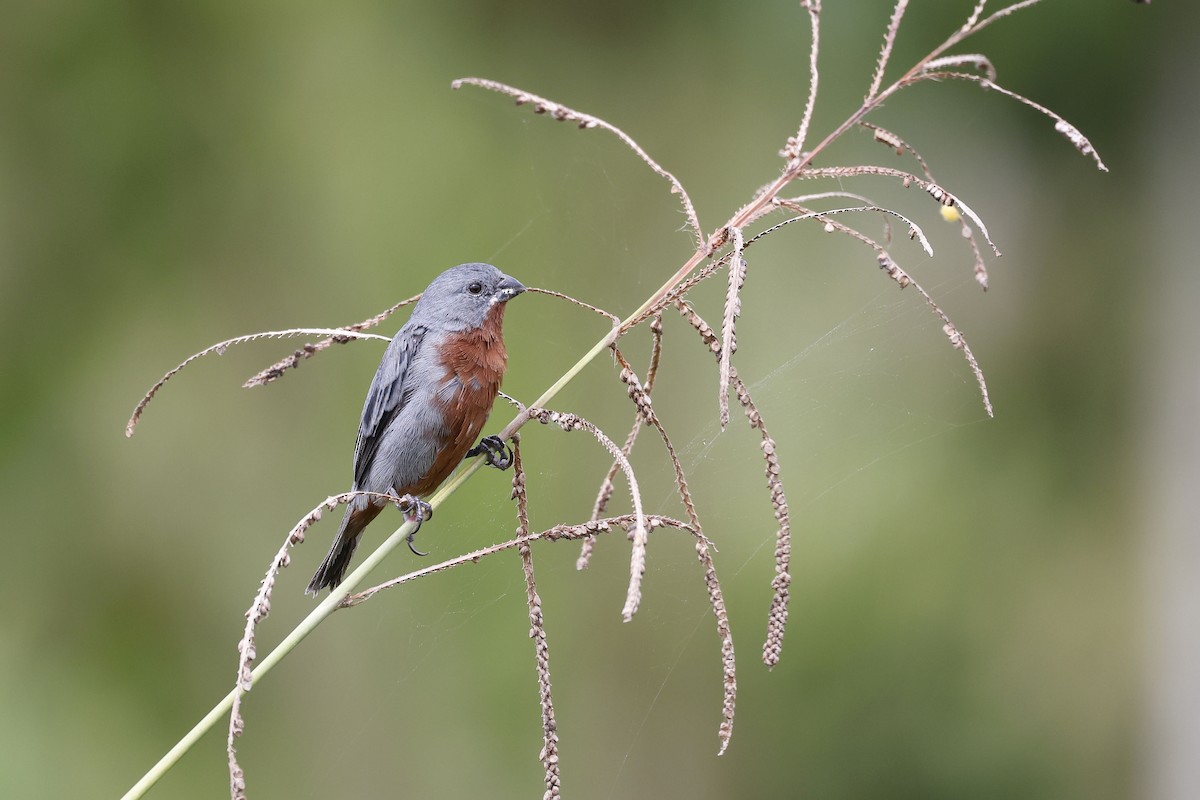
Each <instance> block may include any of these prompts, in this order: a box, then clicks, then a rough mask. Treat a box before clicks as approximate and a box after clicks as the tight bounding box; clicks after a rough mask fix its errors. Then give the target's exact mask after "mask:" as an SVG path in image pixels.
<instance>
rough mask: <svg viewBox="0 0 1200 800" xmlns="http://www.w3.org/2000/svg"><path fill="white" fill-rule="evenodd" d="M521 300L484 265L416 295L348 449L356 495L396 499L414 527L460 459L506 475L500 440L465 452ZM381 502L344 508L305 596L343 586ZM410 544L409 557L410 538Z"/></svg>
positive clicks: (499, 373) (504, 357)
mask: <svg viewBox="0 0 1200 800" xmlns="http://www.w3.org/2000/svg"><path fill="white" fill-rule="evenodd" d="M523 291H525V287H524V286H522V285H521V283H520V282H519V281H517V280H516V279H514V278H510V277H509V276H508V275H505V274H504V273H503V272H501V271H500V270H498V269H496V268H495V267H493V266H492V265H491V264H459V265H458V266H457V267H451V268H450V269H448V270H446V271H445V272H443V273H442V274H441V275H439V276H437V277H436V278H434V280H433V283H431V284H429V287H428V288H427V289H426V290H425V291H424V292H422V294H421V299H420V300H418V301H417V305H416V308H414V309H413V312H412V316H411V317H410V318H409V320H408V322H407V323H405V325H404V327H402V328H401V329H400V332H399V333H397V334H396V336H395V338H394V339H392V342H391V344H389V345H388V348H387V352H385V353H384V354H383V360H382V361H381V362H380V363H379V369H378V370H376V372H375V378H374V380H372V381H371V388H370V389H369V390H368V391H367V399H366V402H365V403H364V404H363V410H362V420H361V421H360V422H359V424H358V441H357V442H356V443H355V445H354V490H355V491H363V492H377V493H379V494H385V495H392V496H395V497H397V498H400V499H401V501H402V502H401V503H400V506H401V509H402V510H403V511H404V514H405V518H406V519H408V520H410V521H414V522H416V523H417V524H418V526H419V525H420V523H421V521H422V520H425V519H428V518H429V517H430V516H431V515H432V509H431V508H430V507H429V504H428V503H426V502H425V501H424V500H422V499H421V498H422V497H426V496H428V495H429V494H431V493H432V492H433V491H434V490H436V489H437V487H438V486H440V485H441V484H442V482H443V481H444V480H446V478H447V477H449V476H450V473H451V472H453V471H454V468H455V467H456V466H458V464H459V463H460V462H461V461H462V460H463V459H464V458H467V457H470V456H476V455H480V454H485V455H486V457H487V459H488V463H490V464H492V465H494V466H497V467H499V468H500V469H505V468H507V467H508V464H509V461H510V455H509V453H508V452H507V449H506V447H505V445H504V443H503V442H501V441H500V439H499V438H497V437H495V436H489V437H486V438H484V439H483V440H482V441H480V442H479V444H478V445H475V446H474V447H472V445H473V444H474V442H475V439H476V437H477V436H479V434H480V432H481V431H482V430H483V426H484V423H486V422H487V418H488V414H489V413H491V410H492V402H493V401H494V400H495V399H496V393H497V392H498V391H499V390H500V379H501V378H502V377H503V376H504V369H505V367H506V366H507V364H508V353H507V351H506V350H505V349H504V339H503V337H502V336H501V326H502V323H503V322H504V307H505V303H507V302H508V301H509V300H511V299H512V298H514V297H516V296H517V295H518V294H520V293H521V292H523ZM388 503H389V501H388V500H386V499H384V498H382V497H370V498H368V497H356V498H354V499H353V500H352V501H351V502H350V503H349V504H348V505H347V507H346V514H345V516H344V517H343V518H342V526H341V528H340V529H339V530H338V534H337V538H336V539H334V540H333V547H332V548H331V549H330V550H329V555H327V556H325V560H324V561H323V562H321V566H320V567H319V568H318V569H317V573H316V574H315V575H314V576H313V579H312V582H311V583H309V585H308V593H309V594H316V593H318V592H319V591H321V589H324V588H325V587H329V588H331V589H332V588H333V587H335V586H337V585H338V584H339V583H341V582H342V578H343V577H344V576H345V574H346V569H347V567H348V566H349V564H350V559H351V557H352V556H353V555H354V549H355V547H357V546H358V540H359V537H360V536H361V534H362V531H363V528H365V527H366V526H367V525H368V524H369V523H370V522H371V520H373V519H375V517H376V516H378V515H379V512H380V511H382V510H383V509H384V507H385V506H387V505H388ZM413 533H414V534H415V533H416V531H415V530H414V531H413ZM408 545H409V547H410V548H412V549H413V552H414V553H416V552H417V550H416V548H413V545H412V535H411V534H410V535H409V537H408ZM418 554H419V555H423V554H420V553H418Z"/></svg>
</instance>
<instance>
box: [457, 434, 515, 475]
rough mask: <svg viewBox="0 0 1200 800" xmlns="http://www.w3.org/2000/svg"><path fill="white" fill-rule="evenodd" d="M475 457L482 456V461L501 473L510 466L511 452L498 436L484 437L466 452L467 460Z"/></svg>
mask: <svg viewBox="0 0 1200 800" xmlns="http://www.w3.org/2000/svg"><path fill="white" fill-rule="evenodd" d="M477 455H483V457H484V461H486V462H487V463H488V464H490V465H491V466H493V467H495V468H496V469H498V470H501V471H503V470H506V469H508V468H509V467H510V466H512V450H511V449H510V448H509V446H508V445H506V444H505V443H504V442H503V440H501V438H500V437H499V436H485V437H483V438H482V439H480V440H479V444H477V445H475V446H474V447H472V448H471V449H470V450H468V451H467V458H474V457H475V456H477Z"/></svg>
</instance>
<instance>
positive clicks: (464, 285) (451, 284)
mask: <svg viewBox="0 0 1200 800" xmlns="http://www.w3.org/2000/svg"><path fill="white" fill-rule="evenodd" d="M523 291H525V287H524V286H522V285H521V282H520V281H518V280H517V279H516V278H510V277H509V276H507V275H505V274H504V273H503V272H501V271H500V270H498V269H496V268H495V267H493V266H492V265H491V264H479V263H475V264H459V265H458V266H457V267H451V268H450V269H448V270H446V271H445V272H443V273H442V274H441V275H438V276H437V277H436V278H434V279H433V283H431V284H429V286H428V288H426V289H425V291H424V292H422V293H421V299H420V300H418V301H417V307H416V308H414V309H413V314H412V319H411V321H412V322H416V323H419V324H421V325H426V326H428V327H431V328H436V329H439V330H447V331H464V330H471V329H473V328H478V327H480V326H481V325H483V323H484V321H485V320H486V319H487V315H488V312H489V311H491V310H492V309H493V308H494V307H495V306H497V305H500V304H503V303H507V302H508V301H509V300H511V299H512V298H514V297H516V296H517V295H519V294H520V293H521V292H523Z"/></svg>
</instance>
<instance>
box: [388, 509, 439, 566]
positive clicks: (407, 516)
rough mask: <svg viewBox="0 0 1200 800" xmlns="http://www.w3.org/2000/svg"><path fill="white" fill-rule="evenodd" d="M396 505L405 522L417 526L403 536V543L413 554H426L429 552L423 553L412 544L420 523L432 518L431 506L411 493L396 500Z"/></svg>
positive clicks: (419, 528)
mask: <svg viewBox="0 0 1200 800" xmlns="http://www.w3.org/2000/svg"><path fill="white" fill-rule="evenodd" d="M396 507H397V508H399V509H400V512H401V513H402V514H404V521H405V522H412V523H415V524H416V526H417V527H415V528H413V529H412V531H411V532H410V533H409V534H408V536H405V537H404V542H405V544H407V545H408V549H409V550H411V551H412V553H413V555H415V556H422V557H424V556H427V555H429V553H423V552H421V551H420V550H418V549H417V548H416V545H414V544H413V538H414V537H415V536H416V535H417V531H419V530H421V523H422V522H424V521H425V520H427V519H433V506H431V505H429V503H426V502H425V501H424V500H422V499H421V498H419V497H413V496H412V495H411V494H406V495H404V496H403V497H401V498H399V499H398V500H397V501H396Z"/></svg>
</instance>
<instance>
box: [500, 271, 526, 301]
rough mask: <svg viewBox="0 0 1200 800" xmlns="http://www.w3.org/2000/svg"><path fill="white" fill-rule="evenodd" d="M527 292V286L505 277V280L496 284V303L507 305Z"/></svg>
mask: <svg viewBox="0 0 1200 800" xmlns="http://www.w3.org/2000/svg"><path fill="white" fill-rule="evenodd" d="M523 291H525V285H524V284H523V283H521V282H520V281H519V280H517V279H516V278H510V277H508V276H507V275H505V276H504V280H502V281H500V282H499V283H498V284H496V302H498V303H506V302H508V301H509V300H512V299H513V298H514V297H516V296H517V295H519V294H520V293H521V292H523Z"/></svg>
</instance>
